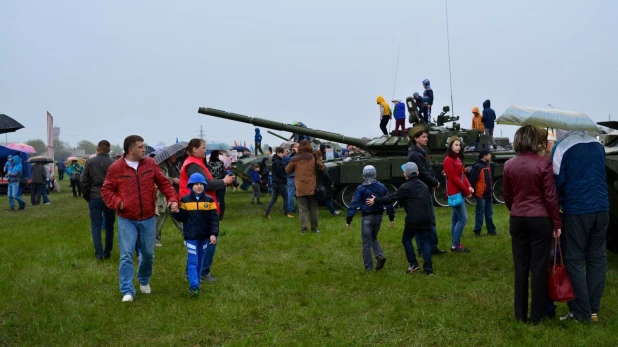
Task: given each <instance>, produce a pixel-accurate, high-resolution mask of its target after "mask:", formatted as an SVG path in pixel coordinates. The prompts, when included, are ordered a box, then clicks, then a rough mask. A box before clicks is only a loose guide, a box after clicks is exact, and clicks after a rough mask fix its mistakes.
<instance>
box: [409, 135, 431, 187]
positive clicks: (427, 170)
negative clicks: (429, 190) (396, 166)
mask: <svg viewBox="0 0 618 347" xmlns="http://www.w3.org/2000/svg"><path fill="white" fill-rule="evenodd" d="M408 161H409V162H413V163H414V164H416V166H418V178H419V179H420V180H421V181H423V183H425V184H426V185H427V186H428V187H435V186H437V185H438V180H437V179H436V177H435V176H434V175H433V169H432V168H431V162H430V161H429V158H427V154H426V153H425V151H424V150H423V149H422V148H420V147H419V146H417V145H412V146H410V148H408Z"/></svg>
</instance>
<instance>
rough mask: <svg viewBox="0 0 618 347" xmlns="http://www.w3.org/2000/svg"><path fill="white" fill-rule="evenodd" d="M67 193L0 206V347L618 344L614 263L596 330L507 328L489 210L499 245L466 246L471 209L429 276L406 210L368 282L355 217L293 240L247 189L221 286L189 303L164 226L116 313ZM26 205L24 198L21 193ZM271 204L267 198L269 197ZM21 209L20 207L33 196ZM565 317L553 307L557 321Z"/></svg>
mask: <svg viewBox="0 0 618 347" xmlns="http://www.w3.org/2000/svg"><path fill="white" fill-rule="evenodd" d="M67 184H68V182H67V181H64V182H63V192H61V193H54V194H52V195H51V196H50V197H51V200H52V205H47V206H29V207H28V209H27V210H26V211H25V212H18V213H9V212H6V211H7V210H8V202H7V199H6V197H1V198H0V206H1V207H2V210H1V211H0V214H1V215H2V222H1V225H2V226H1V227H0V230H2V231H1V232H0V238H1V239H2V241H1V242H0V256H1V261H0V279H1V281H0V345H7V346H17V345H27V346H34V345H51V346H54V345H78V346H80V345H92V346H106V345H114V346H132V345H135V346H137V345H247V346H253V345H330V346H341V345H349V346H356V345H375V344H380V345H406V346H464V345H465V346H467V345H479V346H515V345H516V346H584V345H595V346H614V345H618V338H617V337H616V331H618V319H617V318H618V305H617V304H618V299H617V298H618V295H617V289H616V288H617V284H618V274H617V271H616V268H617V265H618V257H617V256H616V255H615V254H609V256H608V263H609V264H608V274H607V283H606V287H605V294H604V297H603V302H602V310H601V312H600V322H599V323H598V324H594V325H593V324H577V323H573V322H568V323H562V322H559V321H558V320H557V319H556V320H552V321H546V322H544V323H542V324H541V325H539V326H532V325H527V324H520V323H517V322H515V321H514V319H513V309H512V301H513V278H512V277H513V275H512V272H513V265H512V260H511V249H510V237H509V234H508V232H507V230H508V213H507V211H506V209H505V208H504V207H503V206H497V207H496V215H495V222H496V225H497V227H498V232H499V236H498V237H495V238H490V237H487V236H484V237H481V238H474V237H473V233H472V226H473V220H472V218H473V216H474V212H473V210H472V208H468V213H469V216H470V219H469V221H468V225H467V227H466V229H465V232H464V237H463V241H462V243H463V244H464V245H465V246H466V247H468V248H470V250H471V253H469V254H445V255H443V256H440V257H434V268H435V276H433V277H430V278H427V277H425V276H423V275H422V273H419V272H417V273H414V274H412V275H406V274H405V269H406V266H407V264H406V260H405V256H404V252H403V247H402V246H401V241H400V240H401V231H402V229H403V210H401V209H398V210H397V214H398V216H397V218H396V224H395V227H394V228H393V229H388V228H387V223H386V222H385V223H384V226H383V229H382V232H381V234H380V242H381V243H382V247H383V248H384V252H385V254H386V256H387V258H388V261H387V263H386V267H385V268H384V270H382V271H380V272H374V273H369V274H368V273H365V271H364V269H363V264H362V256H361V245H360V215H358V216H357V217H356V218H355V220H354V221H353V223H352V226H353V230H351V231H348V230H346V229H345V218H344V217H343V216H339V217H331V216H330V215H329V214H328V212H327V211H326V210H324V208H323V207H321V209H320V231H321V234H319V235H316V234H311V233H309V234H307V235H300V233H299V231H300V226H299V220H298V218H296V219H293V220H288V219H287V218H283V216H281V215H280V214H279V213H278V212H279V211H280V210H279V209H278V208H279V207H280V206H281V202H278V204H277V205H276V208H275V210H274V211H273V212H272V214H271V215H272V217H273V218H272V219H270V220H264V219H263V218H262V217H261V213H262V212H263V210H262V209H263V208H264V207H265V205H261V206H260V205H250V204H249V199H250V195H249V194H247V193H240V192H239V193H232V192H228V195H227V206H228V207H227V212H226V218H225V220H224V221H223V223H222V225H221V229H222V232H224V236H222V237H221V238H220V241H219V242H220V243H219V247H218V250H217V254H216V256H215V261H214V264H213V270H212V271H213V274H214V275H215V276H216V277H217V282H216V283H215V284H212V285H210V284H205V285H203V286H202V294H201V295H200V296H199V297H198V298H190V297H189V295H188V285H187V282H186V281H185V280H184V276H183V273H182V272H183V269H184V264H185V260H186V251H185V249H184V247H183V244H182V238H181V236H180V234H179V233H177V232H176V230H175V229H174V227H173V224H172V223H171V222H170V221H168V222H167V224H166V225H165V228H164V231H163V245H164V246H163V247H158V248H157V249H156V260H155V265H154V272H153V276H152V280H151V287H152V291H153V292H152V294H150V295H142V294H140V293H138V294H137V296H136V298H135V301H134V302H132V303H128V304H127V303H121V302H120V299H121V294H120V293H119V290H118V249H117V241H115V245H114V251H113V253H112V259H111V260H108V261H105V262H97V261H96V260H95V258H94V254H93V253H94V250H93V247H92V241H91V236H90V224H89V219H88V208H87V205H86V203H85V201H84V200H83V199H76V198H73V197H72V195H71V194H70V192H69V190H68V188H67ZM26 198H27V199H29V197H26ZM263 200H265V201H267V199H266V198H265V199H263ZM27 201H28V200H27ZM436 212H437V218H438V227H439V229H438V234H439V238H440V246H441V247H442V248H445V249H446V248H447V247H448V244H449V242H450V209H448V208H443V209H437V210H436ZM567 312H568V309H567V307H566V305H565V304H559V307H558V314H559V315H564V314H566V313H567Z"/></svg>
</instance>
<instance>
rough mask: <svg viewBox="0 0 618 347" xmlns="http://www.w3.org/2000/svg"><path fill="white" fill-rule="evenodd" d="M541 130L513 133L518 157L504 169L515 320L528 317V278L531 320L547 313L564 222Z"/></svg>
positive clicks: (533, 320) (536, 319) (523, 128)
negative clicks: (550, 272) (555, 246)
mask: <svg viewBox="0 0 618 347" xmlns="http://www.w3.org/2000/svg"><path fill="white" fill-rule="evenodd" d="M541 132H542V130H541V129H538V128H535V127H533V126H531V125H527V126H524V127H521V128H519V130H517V132H516V133H515V139H514V141H513V147H514V148H515V152H517V156H515V158H512V159H509V160H508V161H507V162H506V163H505V164H504V177H503V182H504V202H505V203H506V207H507V208H508V209H509V210H510V211H511V217H510V228H509V229H510V230H509V231H510V233H511V244H512V249H513V263H514V264H515V319H516V320H518V321H526V320H527V318H528V317H527V315H528V274H530V276H531V278H532V305H531V308H530V320H531V321H532V322H535V323H536V322H538V321H540V320H541V318H543V315H544V312H545V293H546V289H547V288H546V287H547V263H548V261H549V253H550V250H551V240H552V231H553V237H555V238H558V237H560V229H561V228H562V222H561V220H560V211H559V209H558V196H557V193H556V185H555V183H554V176H553V169H552V164H551V162H550V161H549V160H547V159H545V158H543V157H542V156H540V155H539V153H543V151H544V150H545V139H544V134H542V133H541Z"/></svg>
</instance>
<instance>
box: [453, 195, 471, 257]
mask: <svg viewBox="0 0 618 347" xmlns="http://www.w3.org/2000/svg"><path fill="white" fill-rule="evenodd" d="M452 209H453V211H452V213H451V237H452V239H453V241H452V244H451V247H457V246H458V245H459V244H461V234H463V230H464V227H465V226H466V222H467V221H468V214H467V212H466V202H465V201H464V202H462V203H461V204H460V205H459V206H455V207H452Z"/></svg>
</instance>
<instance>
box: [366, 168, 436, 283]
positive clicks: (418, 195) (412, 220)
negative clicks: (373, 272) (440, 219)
mask: <svg viewBox="0 0 618 347" xmlns="http://www.w3.org/2000/svg"><path fill="white" fill-rule="evenodd" d="M401 169H402V170H403V176H404V177H405V179H406V181H405V183H403V184H402V185H401V186H400V187H399V189H397V191H396V192H395V193H393V194H391V195H386V196H383V197H371V198H369V199H367V200H366V203H367V205H368V206H372V205H374V204H385V205H386V204H391V203H393V202H395V201H397V202H399V204H400V205H401V206H403V208H404V210H405V211H406V221H405V227H404V230H403V235H402V237H401V243H402V244H403V249H404V251H405V253H406V258H407V260H408V269H407V270H406V272H407V273H413V272H415V271H417V270H418V269H419V268H420V267H419V265H418V261H417V260H416V255H415V254H414V246H412V239H413V238H414V237H416V238H417V239H418V240H419V241H420V245H421V248H422V249H420V251H421V253H422V254H423V270H424V271H425V275H427V276H431V275H433V265H432V262H431V205H430V204H432V203H433V202H432V200H431V196H430V195H429V189H428V188H427V186H426V185H425V183H423V182H422V181H421V180H420V179H418V166H417V165H416V164H415V163H413V162H409V163H406V164H403V165H402V166H401ZM387 206H388V205H387Z"/></svg>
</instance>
